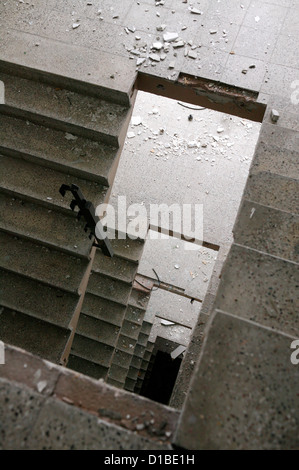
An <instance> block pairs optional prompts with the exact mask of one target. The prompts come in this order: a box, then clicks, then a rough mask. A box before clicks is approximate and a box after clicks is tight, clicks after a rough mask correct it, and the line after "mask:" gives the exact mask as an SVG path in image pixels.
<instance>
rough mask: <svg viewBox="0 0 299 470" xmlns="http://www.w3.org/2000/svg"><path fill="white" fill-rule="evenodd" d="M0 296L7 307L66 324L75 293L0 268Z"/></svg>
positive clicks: (73, 304) (64, 325) (66, 326)
mask: <svg viewBox="0 0 299 470" xmlns="http://www.w3.org/2000/svg"><path fill="white" fill-rule="evenodd" d="M0 299H1V300H0V301H1V304H2V305H3V306H5V307H7V308H10V309H11V310H17V311H19V312H22V313H24V314H26V315H30V316H32V317H34V318H37V319H40V320H44V321H47V322H49V323H52V324H53V325H56V326H60V327H62V328H68V326H69V323H70V321H71V319H72V317H73V314H74V312H75V309H76V307H77V304H78V301H79V296H78V295H75V294H72V293H70V292H66V291H63V290H58V289H57V288H53V287H49V286H47V285H45V284H42V283H40V282H36V281H35V280H34V279H29V278H26V277H24V276H20V275H19V274H15V273H12V272H9V271H6V270H4V269H0Z"/></svg>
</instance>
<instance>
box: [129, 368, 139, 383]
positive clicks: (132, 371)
mask: <svg viewBox="0 0 299 470" xmlns="http://www.w3.org/2000/svg"><path fill="white" fill-rule="evenodd" d="M139 370H140V369H138V368H136V367H130V369H129V372H128V375H127V379H130V380H134V381H135V383H136V381H137V378H138V373H139Z"/></svg>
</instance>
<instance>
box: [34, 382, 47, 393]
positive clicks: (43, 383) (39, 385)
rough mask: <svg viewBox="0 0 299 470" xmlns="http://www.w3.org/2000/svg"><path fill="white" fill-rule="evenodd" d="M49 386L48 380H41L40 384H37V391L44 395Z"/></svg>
mask: <svg viewBox="0 0 299 470" xmlns="http://www.w3.org/2000/svg"><path fill="white" fill-rule="evenodd" d="M46 386H47V381H46V380H41V381H40V382H38V383H37V386H36V387H37V390H38V391H39V393H42V391H43V390H45V388H46Z"/></svg>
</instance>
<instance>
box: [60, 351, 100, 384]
mask: <svg viewBox="0 0 299 470" xmlns="http://www.w3.org/2000/svg"><path fill="white" fill-rule="evenodd" d="M67 367H68V368H69V369H72V370H75V371H76V372H80V373H81V374H84V375H88V376H89V377H93V378H94V379H105V378H106V375H107V372H108V368H107V367H103V366H100V365H99V364H96V363H94V362H91V361H87V360H86V359H82V357H78V356H76V355H75V354H70V355H69V360H68V364H67Z"/></svg>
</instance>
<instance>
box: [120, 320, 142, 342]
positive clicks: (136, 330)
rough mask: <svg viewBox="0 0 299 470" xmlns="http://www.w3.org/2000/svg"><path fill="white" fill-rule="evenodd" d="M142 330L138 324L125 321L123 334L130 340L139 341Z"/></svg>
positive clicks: (122, 329) (122, 328)
mask: <svg viewBox="0 0 299 470" xmlns="http://www.w3.org/2000/svg"><path fill="white" fill-rule="evenodd" d="M140 328H141V326H140V325H136V323H132V322H130V321H128V320H126V319H125V320H124V322H123V324H122V327H121V333H122V334H123V335H125V336H127V337H128V338H132V339H135V340H138V337H139V334H140Z"/></svg>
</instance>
